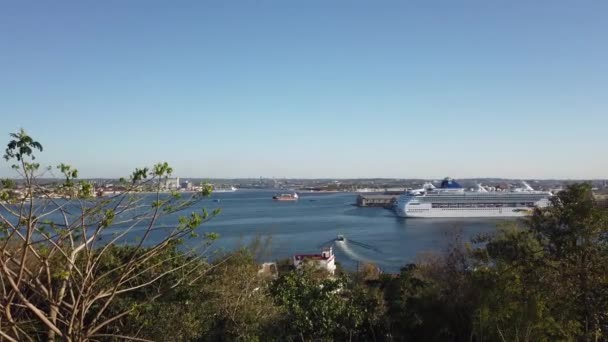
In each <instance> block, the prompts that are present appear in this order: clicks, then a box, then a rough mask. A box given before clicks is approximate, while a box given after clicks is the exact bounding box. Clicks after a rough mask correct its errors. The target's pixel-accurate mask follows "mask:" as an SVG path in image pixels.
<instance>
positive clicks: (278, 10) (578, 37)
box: [0, 0, 608, 178]
mask: <svg viewBox="0 0 608 342" xmlns="http://www.w3.org/2000/svg"><path fill="white" fill-rule="evenodd" d="M607 13H608V2H606V1H481V0H480V1H447V0H446V1H340V0H332V1H327V0H324V1H313V0H307V1H278V0H277V1H262V0H259V1H191V2H186V1H176V2H174V1H149V0H146V1H135V0H132V1H73V2H67V1H53V2H29V1H5V2H1V3H0V122H1V126H0V127H1V128H2V129H1V130H0V134H1V135H3V136H5V137H6V138H7V139H8V133H9V132H11V131H15V130H17V129H18V128H20V127H24V128H25V129H26V130H28V131H29V132H30V134H31V135H33V136H34V137H36V138H37V139H38V140H39V141H40V142H42V143H43V145H44V146H45V152H44V154H43V155H42V156H41V157H40V159H41V161H42V162H43V163H49V164H57V163H58V162H67V163H71V164H72V165H74V166H77V167H78V168H79V169H80V170H81V173H82V175H83V176H86V177H102V176H107V177H118V176H123V175H128V174H129V173H130V170H132V169H133V168H135V167H139V166H143V165H150V164H152V163H154V162H156V161H161V160H163V161H168V162H169V163H171V164H172V165H173V166H174V169H175V170H176V174H177V175H179V176H182V177H260V176H265V177H307V178H314V177H336V178H349V177H404V178H407V177H425V178H438V177H442V176H446V175H450V176H452V177H459V178H462V177H479V176H496V177H510V178H528V177H534V178H608V158H606V151H607V150H608V138H607V137H606V133H607V132H608V63H607V62H606V61H608V43H607V42H608V40H607V37H608V20H606V15H607ZM3 165H4V166H2V167H0V175H1V176H6V175H10V171H9V170H8V166H7V165H6V164H5V163H3Z"/></svg>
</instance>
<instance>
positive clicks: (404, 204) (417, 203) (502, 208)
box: [395, 178, 551, 218]
mask: <svg viewBox="0 0 608 342" xmlns="http://www.w3.org/2000/svg"><path fill="white" fill-rule="evenodd" d="M523 185H524V187H523V188H519V189H514V190H509V191H487V190H486V189H485V188H484V187H482V186H479V187H478V189H477V191H465V189H464V188H463V187H462V186H460V184H458V183H457V182H456V181H455V180H453V179H451V178H446V179H444V180H443V182H442V183H441V187H440V188H435V187H434V186H433V185H432V184H431V183H427V184H425V185H424V187H423V188H422V189H417V190H409V191H407V192H406V193H405V194H404V195H403V196H400V197H399V198H398V199H397V201H396V203H395V212H396V213H397V215H398V216H401V217H425V218H432V217H446V218H449V217H517V216H526V215H529V214H531V213H532V211H533V210H534V208H536V207H539V208H543V207H546V206H548V205H549V198H550V197H551V193H550V192H544V191H535V190H534V189H532V187H530V186H529V185H528V184H526V183H525V182H523Z"/></svg>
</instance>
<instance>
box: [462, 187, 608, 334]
mask: <svg viewBox="0 0 608 342" xmlns="http://www.w3.org/2000/svg"><path fill="white" fill-rule="evenodd" d="M522 223H523V227H520V226H518V225H515V226H512V227H503V228H502V229H500V230H499V232H498V233H497V234H496V235H495V236H491V237H485V238H483V239H479V240H478V241H477V242H481V243H482V246H481V247H480V248H478V249H477V250H475V251H474V252H473V257H474V259H475V260H476V263H475V267H474V268H473V270H474V271H473V272H472V277H473V280H474V281H473V284H474V287H475V288H477V289H478V290H479V292H480V294H481V304H480V306H479V308H478V312H477V317H476V321H475V325H476V334H477V336H479V337H480V338H483V337H486V339H489V340H495V339H500V340H523V341H542V340H545V341H552V340H575V339H576V340H585V341H599V340H603V339H606V337H607V336H608V316H607V315H608V312H607V310H606V308H607V307H608V243H607V242H608V240H607V239H608V213H606V211H605V210H603V209H600V208H598V206H597V204H596V203H595V200H594V197H593V194H592V191H591V187H590V186H589V185H588V184H574V185H570V186H569V187H568V188H567V189H566V190H565V191H562V192H560V193H559V194H557V195H556V196H554V197H552V199H551V205H550V206H549V207H547V208H542V209H541V208H539V209H536V210H535V211H534V213H533V215H532V216H531V217H529V218H526V219H525V220H523V221H522Z"/></svg>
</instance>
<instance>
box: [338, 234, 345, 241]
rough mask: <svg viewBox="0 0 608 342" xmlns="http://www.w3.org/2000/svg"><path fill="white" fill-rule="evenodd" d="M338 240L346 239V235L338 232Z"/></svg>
mask: <svg viewBox="0 0 608 342" xmlns="http://www.w3.org/2000/svg"><path fill="white" fill-rule="evenodd" d="M336 241H344V235H342V234H338V237H336Z"/></svg>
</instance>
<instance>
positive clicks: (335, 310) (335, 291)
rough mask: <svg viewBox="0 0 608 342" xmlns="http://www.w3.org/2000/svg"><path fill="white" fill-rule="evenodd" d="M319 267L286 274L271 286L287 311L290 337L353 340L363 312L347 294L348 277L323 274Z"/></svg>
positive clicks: (280, 303)
mask: <svg viewBox="0 0 608 342" xmlns="http://www.w3.org/2000/svg"><path fill="white" fill-rule="evenodd" d="M316 271H317V272H318V270H315V269H314V268H303V269H302V270H298V271H293V272H289V273H287V274H284V275H282V276H281V277H280V278H279V279H278V280H277V281H276V282H275V283H274V284H273V285H272V287H271V288H270V294H271V296H272V297H273V298H274V300H275V302H276V303H277V304H278V305H280V306H282V307H283V309H284V310H285V312H286V321H285V331H286V334H287V335H288V336H287V338H289V339H294V338H296V339H299V340H301V341H308V340H333V339H338V340H349V339H350V338H352V337H353V336H355V335H356V334H357V331H358V328H359V326H360V324H361V322H362V319H363V317H362V316H363V315H362V312H361V311H360V310H359V309H358V308H357V307H356V306H354V305H353V303H352V301H351V300H350V298H351V297H350V296H348V295H346V294H344V295H343V293H342V292H343V291H344V290H345V283H346V281H345V279H331V278H329V277H325V278H321V277H319V276H318V275H319V273H317V272H316Z"/></svg>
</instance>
